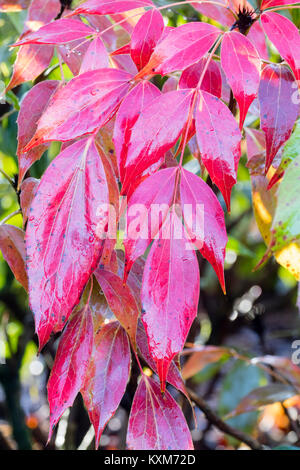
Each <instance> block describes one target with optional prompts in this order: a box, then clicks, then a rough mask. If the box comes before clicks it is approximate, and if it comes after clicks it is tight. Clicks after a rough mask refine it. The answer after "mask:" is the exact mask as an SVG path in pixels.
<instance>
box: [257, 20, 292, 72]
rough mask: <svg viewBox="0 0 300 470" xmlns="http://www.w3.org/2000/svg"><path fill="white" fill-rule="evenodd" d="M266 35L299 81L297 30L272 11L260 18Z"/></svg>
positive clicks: (289, 22)
mask: <svg viewBox="0 0 300 470" xmlns="http://www.w3.org/2000/svg"><path fill="white" fill-rule="evenodd" d="M261 22H262V25H263V28H264V30H265V33H266V35H267V36H268V38H269V39H270V41H271V42H272V43H273V44H274V46H275V47H276V48H277V49H278V51H279V54H280V55H281V57H283V58H284V59H285V60H286V61H287V63H288V64H289V66H290V67H291V69H292V71H293V72H294V75H295V77H296V80H300V35H299V31H298V28H297V27H296V26H295V25H294V24H293V23H292V22H291V21H290V20H289V19H288V18H285V17H284V16H282V15H278V13H274V12H273V11H270V12H266V13H264V14H263V15H262V16H261Z"/></svg>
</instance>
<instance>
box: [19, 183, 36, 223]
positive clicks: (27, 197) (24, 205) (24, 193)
mask: <svg viewBox="0 0 300 470" xmlns="http://www.w3.org/2000/svg"><path fill="white" fill-rule="evenodd" d="M39 183H40V180H38V179H36V178H26V180H25V181H23V183H22V184H21V186H20V205H21V209H22V215H23V227H25V224H26V222H27V219H28V217H29V211H30V206H31V203H32V200H33V198H34V195H35V192H36V190H37V187H38V185H39Z"/></svg>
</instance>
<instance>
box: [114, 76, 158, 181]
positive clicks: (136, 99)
mask: <svg viewBox="0 0 300 470" xmlns="http://www.w3.org/2000/svg"><path fill="white" fill-rule="evenodd" d="M160 94H161V93H160V91H159V89H158V88H157V87H156V86H155V85H153V84H152V83H150V82H148V81H146V80H142V81H141V82H140V83H138V84H137V85H136V86H135V87H134V88H133V89H132V90H131V91H130V92H129V93H128V94H127V96H126V97H125V98H124V100H123V101H122V103H121V106H120V108H119V110H118V112H117V115H116V122H115V127H114V134H113V142H114V145H115V150H116V155H117V161H118V167H119V173H120V178H121V181H123V179H124V177H125V165H126V158H127V154H128V148H127V147H128V143H129V142H130V139H131V137H132V130H133V126H134V124H135V123H136V121H137V120H138V118H139V116H140V115H141V113H143V111H144V110H145V109H146V108H147V106H149V105H150V104H151V103H152V102H153V100H154V99H155V98H156V97H158V96H160Z"/></svg>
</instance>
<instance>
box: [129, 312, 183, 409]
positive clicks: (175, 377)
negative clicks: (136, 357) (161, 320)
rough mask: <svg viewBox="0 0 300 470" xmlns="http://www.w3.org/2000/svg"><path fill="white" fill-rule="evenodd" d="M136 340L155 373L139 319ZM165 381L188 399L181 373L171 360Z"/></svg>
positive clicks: (154, 366)
mask: <svg viewBox="0 0 300 470" xmlns="http://www.w3.org/2000/svg"><path fill="white" fill-rule="evenodd" d="M136 341H137V345H138V348H139V350H140V353H141V355H142V357H143V359H144V360H145V361H146V362H147V364H148V366H149V367H151V369H152V370H153V371H154V372H155V373H156V374H157V367H156V364H155V361H154V360H153V359H152V357H151V355H150V352H149V346H148V339H147V335H146V331H145V328H144V325H143V323H142V322H141V321H140V320H139V322H138V328H137V336H136ZM167 382H168V383H169V384H171V385H173V387H175V388H176V389H177V390H179V391H180V392H181V393H183V395H185V396H186V397H187V399H188V400H189V396H188V393H187V391H186V389H185V386H184V382H183V380H182V377H181V374H180V372H179V370H178V367H177V366H176V364H175V362H174V361H172V362H171V364H170V367H169V371H168V375H167Z"/></svg>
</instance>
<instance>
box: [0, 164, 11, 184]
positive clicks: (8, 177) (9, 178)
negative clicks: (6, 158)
mask: <svg viewBox="0 0 300 470" xmlns="http://www.w3.org/2000/svg"><path fill="white" fill-rule="evenodd" d="M0 173H1V174H2V175H3V176H4V178H5V179H7V181H8V182H9V184H11V185H12V186H13V187H14V180H13V179H12V178H11V177H10V176H9V175H8V174H7V173H6V172H5V171H4V170H2V168H0Z"/></svg>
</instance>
